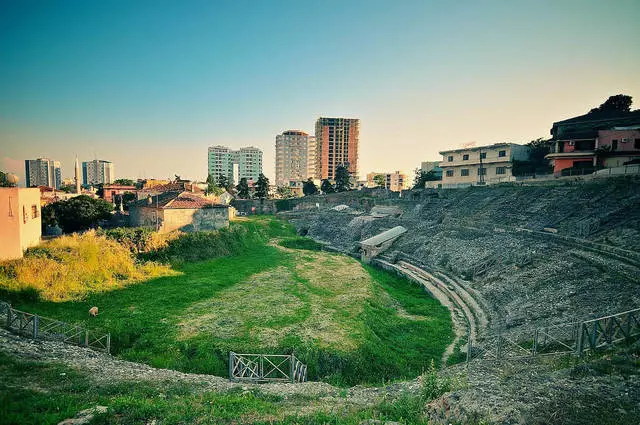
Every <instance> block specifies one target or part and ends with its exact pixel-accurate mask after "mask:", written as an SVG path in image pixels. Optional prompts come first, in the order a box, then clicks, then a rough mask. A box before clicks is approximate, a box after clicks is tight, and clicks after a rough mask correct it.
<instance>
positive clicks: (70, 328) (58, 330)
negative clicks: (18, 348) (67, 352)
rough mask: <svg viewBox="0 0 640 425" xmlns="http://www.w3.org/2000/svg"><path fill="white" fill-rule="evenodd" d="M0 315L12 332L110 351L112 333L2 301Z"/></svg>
mask: <svg viewBox="0 0 640 425" xmlns="http://www.w3.org/2000/svg"><path fill="white" fill-rule="evenodd" d="M0 317H3V318H4V319H5V320H4V322H5V323H4V327H5V328H6V329H7V330H9V331H10V332H13V333H16V334H18V335H20V336H25V337H28V338H32V339H42V340H50V341H60V342H64V343H66V344H73V345H78V346H81V347H88V348H91V349H93V350H97V351H104V352H106V353H109V351H110V350H111V334H96V333H94V332H90V331H89V330H87V329H85V328H83V327H81V326H79V325H72V324H69V323H66V322H61V321H59V320H55V319H51V318H48V317H43V316H39V315H37V314H31V313H28V312H26V311H21V310H16V309H15V308H12V307H11V305H10V304H8V303H5V302H2V301H0Z"/></svg>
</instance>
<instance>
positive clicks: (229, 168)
mask: <svg viewBox="0 0 640 425" xmlns="http://www.w3.org/2000/svg"><path fill="white" fill-rule="evenodd" d="M208 173H209V174H210V175H212V176H213V177H214V178H215V179H218V178H219V176H225V177H226V178H227V179H229V180H231V181H233V182H234V183H235V184H237V183H238V182H239V181H240V179H242V178H246V179H247V181H258V177H259V176H260V174H261V173H262V151H261V150H260V149H258V148H256V147H253V146H248V147H244V148H240V149H238V150H235V151H234V150H232V149H230V148H228V147H226V146H211V147H209V151H208Z"/></svg>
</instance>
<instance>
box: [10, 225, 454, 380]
mask: <svg viewBox="0 0 640 425" xmlns="http://www.w3.org/2000/svg"><path fill="white" fill-rule="evenodd" d="M146 257H147V258H152V259H154V260H156V261H164V262H171V263H172V264H173V269H174V271H175V272H174V273H172V274H173V275H170V276H164V277H159V278H155V279H152V280H148V281H145V282H141V283H135V284H130V285H128V286H125V287H122V288H117V289H113V290H109V291H102V292H90V293H88V294H86V296H85V297H84V298H83V299H82V300H79V301H78V300H76V301H65V302H49V301H42V300H38V299H34V297H24V296H21V294H20V293H17V292H11V291H9V292H6V291H5V292H4V294H3V296H4V297H7V298H9V301H11V302H12V304H13V305H14V307H15V308H19V309H22V310H26V311H29V312H33V313H37V314H40V315H43V316H48V317H52V318H56V319H59V320H63V321H67V322H78V323H82V324H83V325H85V326H86V327H88V328H89V329H95V330H98V331H102V332H110V333H111V341H112V354H114V355H116V356H118V357H120V358H123V359H127V360H132V361H137V362H143V363H147V364H150V365H152V366H156V367H163V368H171V369H176V370H181V371H185V372H198V373H209V374H215V375H220V376H226V375H227V356H228V352H229V351H230V350H232V351H236V352H263V353H282V354H285V353H290V352H292V351H294V352H295V353H296V356H297V357H298V358H300V359H301V360H302V361H304V362H306V363H307V364H308V366H309V377H310V379H314V380H315V379H322V380H325V381H328V382H331V383H334V384H339V385H353V384H358V383H381V382H384V381H389V380H392V379H400V378H413V377H415V376H417V375H418V374H420V373H421V372H422V371H423V370H425V369H426V368H427V367H428V365H429V363H430V362H431V360H432V359H433V360H435V362H436V364H438V363H439V361H440V359H441V356H442V353H443V352H444V350H445V348H446V346H447V345H448V344H449V343H450V342H451V341H452V339H453V332H452V329H451V321H450V316H449V313H448V311H447V310H446V309H445V308H444V307H443V306H441V305H440V304H439V303H438V302H437V301H435V300H434V299H432V298H430V297H428V296H427V295H425V293H424V292H423V291H422V290H421V288H419V287H417V286H415V285H413V284H412V283H410V282H409V281H407V280H404V279H401V278H399V277H397V276H395V275H391V274H389V273H387V272H384V271H380V270H376V269H373V268H370V267H365V266H363V265H362V264H360V263H359V262H358V261H356V260H354V259H352V258H350V257H347V256H344V255H341V254H336V253H328V252H324V251H320V250H319V246H317V244H315V243H313V241H310V240H309V239H305V238H299V237H297V236H295V232H294V231H293V229H292V228H291V227H290V226H289V225H287V224H285V223H283V222H281V221H278V220H276V219H274V218H267V217H259V218H254V219H251V220H244V221H241V222H238V223H234V224H233V229H232V230H231V231H226V232H221V233H219V234H191V235H186V236H184V237H182V238H178V239H176V240H174V241H172V242H170V243H169V245H168V247H166V248H165V249H164V250H163V251H162V252H156V253H153V254H147V255H146ZM212 257H215V258H212ZM207 258H208V259H207ZM92 306H98V308H99V310H100V314H99V315H98V317H96V318H89V317H88V313H87V312H88V310H89V308H90V307H92Z"/></svg>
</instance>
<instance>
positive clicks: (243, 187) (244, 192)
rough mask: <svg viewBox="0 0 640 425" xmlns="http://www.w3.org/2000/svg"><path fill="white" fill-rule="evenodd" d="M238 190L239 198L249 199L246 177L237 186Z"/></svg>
mask: <svg viewBox="0 0 640 425" xmlns="http://www.w3.org/2000/svg"><path fill="white" fill-rule="evenodd" d="M236 190H237V191H238V198H240V199H249V184H248V183H247V178H246V177H243V178H241V179H240V183H238V185H237V186H236Z"/></svg>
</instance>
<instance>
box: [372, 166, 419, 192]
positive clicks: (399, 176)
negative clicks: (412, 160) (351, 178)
mask: <svg viewBox="0 0 640 425" xmlns="http://www.w3.org/2000/svg"><path fill="white" fill-rule="evenodd" d="M376 176H382V181H383V184H382V185H381V186H382V187H384V188H386V189H389V190H391V191H393V192H400V191H402V190H405V189H409V187H410V183H411V182H410V181H409V179H407V175H406V174H405V173H402V172H400V171H394V172H393V173H387V172H382V173H369V174H367V187H377V186H379V184H378V182H377V181H376V180H379V179H376Z"/></svg>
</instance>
